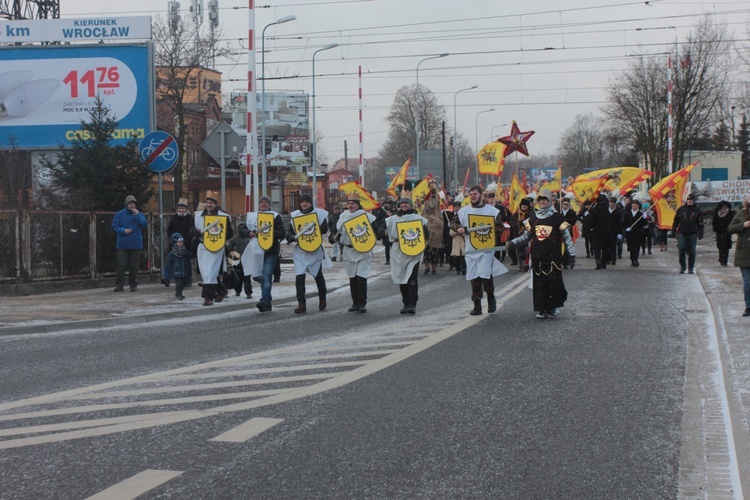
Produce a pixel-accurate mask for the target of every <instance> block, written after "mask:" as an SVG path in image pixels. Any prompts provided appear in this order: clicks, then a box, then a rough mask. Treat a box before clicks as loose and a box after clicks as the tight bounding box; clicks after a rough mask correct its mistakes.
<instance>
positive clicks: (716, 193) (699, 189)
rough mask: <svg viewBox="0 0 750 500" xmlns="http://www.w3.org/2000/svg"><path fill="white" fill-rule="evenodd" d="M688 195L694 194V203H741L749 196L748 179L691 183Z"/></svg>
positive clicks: (749, 180)
mask: <svg viewBox="0 0 750 500" xmlns="http://www.w3.org/2000/svg"><path fill="white" fill-rule="evenodd" d="M688 192H689V193H692V194H694V195H695V196H696V197H697V199H696V203H719V202H720V201H722V200H724V201H728V202H729V203H741V202H742V200H744V199H745V198H747V197H748V196H750V179H744V180H737V181H699V182H691V183H690V190H689V191H688Z"/></svg>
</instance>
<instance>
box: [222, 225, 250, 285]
mask: <svg viewBox="0 0 750 500" xmlns="http://www.w3.org/2000/svg"><path fill="white" fill-rule="evenodd" d="M249 243H250V230H249V229H248V228H247V224H245V223H244V222H240V223H239V224H238V225H237V234H235V235H234V237H233V238H232V239H230V240H229V241H227V250H229V252H230V259H229V260H230V261H231V262H233V263H232V269H233V270H234V272H235V275H236V278H237V279H236V280H235V281H234V282H233V283H232V288H233V289H234V295H235V296H236V297H239V296H240V293H241V292H242V290H243V288H244V290H245V297H247V298H248V299H249V298H250V297H252V295H253V276H252V274H251V273H250V271H249V270H248V272H247V273H246V272H245V268H244V267H242V262H241V261H240V260H239V256H241V255H242V253H243V252H244V251H245V248H246V247H247V245H248V244H249ZM233 252H235V253H236V255H235V254H233ZM232 257H233V258H232ZM224 286H226V283H225V284H224Z"/></svg>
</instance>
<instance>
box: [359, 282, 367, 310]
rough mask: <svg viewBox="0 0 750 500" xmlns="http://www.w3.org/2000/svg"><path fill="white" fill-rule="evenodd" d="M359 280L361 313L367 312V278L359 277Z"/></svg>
mask: <svg viewBox="0 0 750 500" xmlns="http://www.w3.org/2000/svg"><path fill="white" fill-rule="evenodd" d="M357 279H358V280H359V286H358V292H359V312H361V313H365V312H367V307H366V306H367V278H362V277H359V276H358V277H357Z"/></svg>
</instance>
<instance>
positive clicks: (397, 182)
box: [386, 158, 411, 198]
mask: <svg viewBox="0 0 750 500" xmlns="http://www.w3.org/2000/svg"><path fill="white" fill-rule="evenodd" d="M409 165H411V158H409V159H408V160H406V163H404V166H403V167H401V170H399V171H398V173H397V174H396V176H395V177H393V180H392V181H391V183H390V184H389V185H388V189H386V191H387V192H388V194H390V195H391V196H393V197H394V198H398V193H396V188H397V187H398V186H403V185H404V182H406V173H407V172H408V171H409Z"/></svg>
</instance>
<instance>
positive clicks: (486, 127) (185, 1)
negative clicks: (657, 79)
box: [61, 0, 750, 161]
mask: <svg viewBox="0 0 750 500" xmlns="http://www.w3.org/2000/svg"><path fill="white" fill-rule="evenodd" d="M180 3H181V13H182V18H183V20H188V19H191V18H190V13H189V11H188V8H189V6H190V5H191V4H192V3H193V2H192V0H180ZM205 3H207V0H204V9H205V8H206V7H207V6H206V5H205ZM264 6H265V7H264ZM219 9H220V10H219V20H220V23H221V26H222V29H223V31H224V33H223V39H224V40H225V41H226V42H227V43H229V46H230V47H232V48H234V49H237V52H238V55H237V57H236V59H235V60H233V61H221V62H220V63H219V64H218V65H217V69H218V70H219V71H221V72H222V73H223V78H222V80H223V81H222V87H223V89H222V90H223V92H224V93H225V94H228V93H229V92H230V91H231V90H235V89H246V88H247V82H246V81H245V80H244V78H246V74H247V58H246V53H245V52H244V50H242V49H246V48H247V40H246V38H247V31H248V2H247V0H219ZM166 11H167V1H166V0H129V1H128V2H111V1H100V2H91V1H90V0H63V1H62V2H61V15H62V17H87V16H91V15H96V14H109V15H123V16H124V15H136V14H147V15H151V16H157V15H160V16H165V14H166ZM705 13H709V14H711V15H712V16H716V19H717V20H719V21H720V22H721V23H723V24H726V25H727V26H728V28H729V30H730V32H732V33H733V34H734V37H735V38H736V39H738V40H744V42H743V43H744V44H745V45H746V46H747V45H748V31H749V29H750V3H749V2H748V1H747V0H728V1H717V2H704V1H698V0H682V1H675V0H664V1H650V2H644V1H627V0H621V1H617V0H537V1H535V0H529V1H526V2H510V1H498V0H456V1H447V0H330V1H326V0H266V1H263V0H260V1H257V2H256V12H255V29H256V33H257V40H258V41H257V42H256V43H257V47H258V49H260V46H261V43H260V40H259V37H260V34H261V31H262V30H263V28H264V27H265V26H266V25H267V24H269V23H271V22H273V21H275V20H276V19H279V18H282V17H284V16H288V15H295V16H296V17H297V20H295V21H292V22H289V23H286V24H282V25H278V26H272V27H270V28H268V29H267V30H266V76H267V77H269V78H270V77H284V78H283V79H276V80H267V82H266V91H268V92H270V91H274V90H304V91H305V92H308V93H311V92H312V80H311V78H310V75H311V70H312V67H311V66H312V65H311V58H312V54H313V52H314V51H315V50H317V49H319V48H321V47H323V46H324V45H327V44H330V43H339V44H340V46H339V47H337V48H334V49H331V50H329V51H325V52H321V53H319V54H318V55H317V56H316V58H315V69H316V77H315V86H316V93H317V97H316V104H317V111H316V118H317V122H318V130H319V131H321V132H322V134H323V136H324V138H325V140H324V141H323V143H322V148H323V149H324V150H325V153H326V155H327V157H328V159H329V160H331V161H335V160H337V159H339V158H341V157H343V155H344V141H347V142H348V148H349V157H350V158H356V157H357V155H358V151H359V145H358V130H359V129H358V127H359V125H358V106H359V101H358V87H359V81H358V77H357V69H358V67H359V66H362V72H363V78H362V88H363V94H364V152H365V157H366V158H371V157H375V156H376V155H377V153H378V150H379V149H380V147H381V146H382V144H383V142H384V141H385V139H386V138H387V134H388V124H387V122H386V120H385V118H386V116H387V114H388V111H389V109H390V106H391V104H392V102H393V96H394V95H395V93H396V91H397V90H398V89H399V88H400V87H402V86H404V85H411V84H414V83H415V82H416V67H417V64H419V63H420V61H422V60H423V59H425V58H427V57H430V56H433V55H437V54H441V53H449V54H450V55H449V56H448V57H445V58H440V59H434V60H429V61H425V62H423V63H422V64H421V65H420V67H419V83H420V84H421V85H424V86H426V87H428V88H429V89H430V90H432V91H433V92H434V93H435V94H436V95H437V97H438V99H439V101H440V102H441V103H442V104H443V105H444V106H445V108H446V121H447V123H446V126H447V127H449V128H453V116H454V112H453V111H454V108H453V103H454V98H456V99H457V102H458V106H457V111H456V114H457V120H456V122H457V128H458V130H459V132H461V133H462V134H463V135H465V136H466V137H467V138H468V139H469V140H470V142H471V144H472V146H474V144H475V143H476V142H478V143H479V146H480V147H481V146H482V145H483V144H484V143H485V142H487V140H488V139H489V138H490V136H491V135H494V136H495V137H497V136H500V135H508V133H509V131H510V122H511V120H516V122H517V123H518V125H519V127H520V129H521V131H526V130H535V131H536V134H535V135H534V136H533V137H532V138H531V139H530V140H529V142H528V148H529V152H530V154H531V155H532V156H533V155H535V154H548V155H554V154H555V152H556V150H557V148H558V146H559V143H560V137H561V135H562V133H563V132H564V130H565V129H566V128H567V127H569V126H570V125H571V124H572V122H573V120H574V119H575V116H576V115H577V114H586V113H589V112H594V113H597V112H598V109H599V107H600V106H602V105H603V104H604V101H605V89H606V87H607V85H608V84H609V83H610V82H616V81H617V75H618V73H619V72H620V71H622V70H623V69H624V68H625V67H627V64H628V59H629V56H631V55H632V54H634V53H636V52H639V51H643V50H645V51H648V52H650V53H664V54H666V52H667V51H669V50H672V49H673V48H674V45H675V42H677V43H679V42H680V41H685V40H686V38H687V36H688V35H689V34H690V32H691V29H692V27H693V26H695V25H696V23H697V22H698V20H699V19H700V17H701V16H703V15H704V14H705ZM206 23H207V21H206ZM746 52H747V50H746ZM256 59H257V64H258V67H257V70H256V71H257V74H258V75H260V73H261V71H260V61H261V57H260V54H258V55H257V57H256ZM664 64H665V65H666V55H665V56H664ZM745 74H747V71H746V72H745ZM473 85H477V86H478V88H477V89H476V90H470V91H465V92H462V93H460V94H459V95H458V96H457V97H456V94H455V93H456V92H457V91H459V90H461V89H465V88H468V87H471V86H473ZM258 88H259V89H260V84H258ZM490 108H495V110H494V111H492V112H485V113H481V114H478V113H480V112H482V111H485V110H488V109H490ZM506 124H507V125H506Z"/></svg>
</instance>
